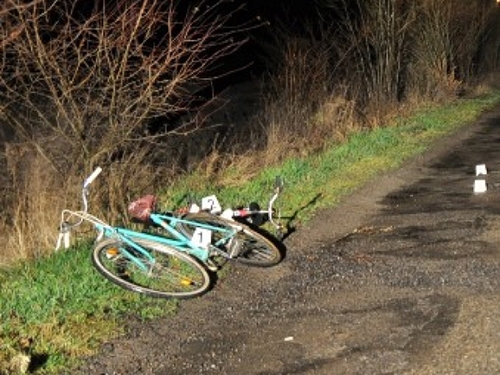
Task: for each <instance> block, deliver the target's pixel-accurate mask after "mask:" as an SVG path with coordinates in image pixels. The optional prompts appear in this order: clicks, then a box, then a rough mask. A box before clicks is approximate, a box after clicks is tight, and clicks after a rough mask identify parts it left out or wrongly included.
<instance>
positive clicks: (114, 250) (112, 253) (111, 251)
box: [106, 247, 120, 259]
mask: <svg viewBox="0 0 500 375" xmlns="http://www.w3.org/2000/svg"><path fill="white" fill-rule="evenodd" d="M118 254H120V251H119V250H118V249H117V248H116V247H111V248H109V249H107V250H106V258H108V259H112V258H115V257H116V256H118Z"/></svg>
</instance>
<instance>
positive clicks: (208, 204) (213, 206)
mask: <svg viewBox="0 0 500 375" xmlns="http://www.w3.org/2000/svg"><path fill="white" fill-rule="evenodd" d="M201 209H202V210H203V211H209V212H210V213H212V214H219V213H221V212H222V207H221V205H220V203H219V200H218V199H217V197H216V196H215V195H209V196H208V197H204V198H202V199H201Z"/></svg>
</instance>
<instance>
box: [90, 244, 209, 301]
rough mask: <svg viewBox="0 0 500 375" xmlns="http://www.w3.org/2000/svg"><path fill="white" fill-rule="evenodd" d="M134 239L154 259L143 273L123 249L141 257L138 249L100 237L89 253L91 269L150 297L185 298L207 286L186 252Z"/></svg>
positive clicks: (203, 272) (205, 275)
mask: <svg viewBox="0 0 500 375" xmlns="http://www.w3.org/2000/svg"><path fill="white" fill-rule="evenodd" d="M134 242H135V243H137V244H138V245H139V246H141V247H143V248H144V249H146V250H147V251H148V252H150V253H151V254H153V256H154V258H155V261H156V262H155V263H154V264H149V266H150V268H149V269H148V272H147V273H146V272H144V270H142V269H140V268H139V267H138V266H137V265H135V264H134V263H133V262H131V261H130V260H129V259H127V257H126V256H125V255H124V252H123V251H124V250H125V249H126V250H127V251H128V252H131V253H133V254H134V255H135V256H137V257H141V256H140V254H139V253H138V251H137V250H136V249H134V248H133V247H131V246H130V245H127V244H125V243H124V242H123V241H120V240H119V239H115V238H109V239H106V240H103V241H101V242H99V243H98V244H97V245H96V246H95V248H94V250H93V253H92V261H93V264H94V266H95V268H96V269H97V270H98V271H99V273H100V274H101V275H102V276H104V277H105V278H106V279H108V280H109V281H111V282H113V283H114V284H116V285H118V286H120V287H122V288H124V289H126V290H130V291H133V292H137V293H142V294H145V295H148V296H151V297H157V298H177V299H188V298H194V297H197V296H199V295H201V294H203V293H205V292H206V291H207V290H208V289H209V288H210V286H211V279H210V276H209V274H208V272H207V270H206V269H205V267H204V266H203V265H201V264H200V263H199V262H198V261H197V260H195V259H194V258H193V257H191V256H190V255H188V254H184V253H182V252H180V251H179V250H177V249H175V248H174V247H172V246H168V245H165V244H159V243H156V242H154V241H148V240H142V239H137V240H135V241H134ZM143 258H144V257H143Z"/></svg>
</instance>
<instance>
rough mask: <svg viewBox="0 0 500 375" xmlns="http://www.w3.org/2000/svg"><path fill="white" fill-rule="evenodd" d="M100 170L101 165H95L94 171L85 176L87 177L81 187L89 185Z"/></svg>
mask: <svg viewBox="0 0 500 375" xmlns="http://www.w3.org/2000/svg"><path fill="white" fill-rule="evenodd" d="M101 172H102V168H101V167H97V168H96V169H95V171H94V172H92V174H91V175H90V176H88V177H87V179H86V180H85V182H84V183H83V187H84V188H86V187H87V186H89V185H90V184H91V183H92V182H94V180H95V179H96V177H97V176H99V173H101Z"/></svg>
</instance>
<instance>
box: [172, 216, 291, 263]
mask: <svg viewBox="0 0 500 375" xmlns="http://www.w3.org/2000/svg"><path fill="white" fill-rule="evenodd" d="M182 218H183V219H185V220H186V221H192V222H198V223H204V224H207V225H211V226H219V227H222V228H235V227H236V228H241V230H240V231H239V232H238V233H237V234H236V235H235V237H234V238H233V240H232V241H236V244H238V246H239V251H238V255H237V256H236V257H234V258H232V259H233V260H235V261H237V262H240V263H243V264H247V265H250V266H256V267H270V266H274V265H276V264H278V263H279V262H280V261H281V259H282V258H283V254H282V253H281V251H280V249H279V248H278V247H277V246H276V245H275V244H274V243H273V242H272V241H271V240H269V239H268V238H266V237H265V236H264V235H262V234H260V233H258V232H257V231H255V230H253V229H252V228H250V227H249V226H247V225H246V224H242V223H239V222H234V221H232V220H227V219H224V218H221V217H219V216H216V215H212V214H209V213H205V212H199V213H188V214H186V215H184V216H183V217H182ZM177 229H178V230H179V232H181V233H182V234H183V235H185V236H186V237H188V238H191V237H192V236H193V233H194V231H195V229H196V225H191V224H189V223H185V222H179V223H177ZM212 237H213V238H212V242H216V241H217V240H218V239H220V237H219V238H218V237H217V232H213V234H212ZM221 250H224V251H226V253H230V252H231V249H228V248H224V249H221Z"/></svg>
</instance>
